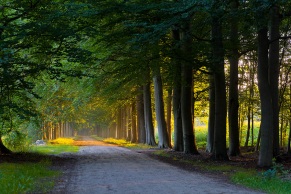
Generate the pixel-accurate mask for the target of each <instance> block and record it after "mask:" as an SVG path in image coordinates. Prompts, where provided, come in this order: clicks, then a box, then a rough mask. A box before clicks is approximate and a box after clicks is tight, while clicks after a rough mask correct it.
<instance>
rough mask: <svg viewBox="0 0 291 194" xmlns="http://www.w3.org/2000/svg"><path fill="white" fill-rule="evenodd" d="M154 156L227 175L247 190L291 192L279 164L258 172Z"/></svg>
mask: <svg viewBox="0 0 291 194" xmlns="http://www.w3.org/2000/svg"><path fill="white" fill-rule="evenodd" d="M154 154H155V155H158V156H160V157H166V158H171V159H172V160H176V161H179V162H182V163H185V164H188V165H189V164H190V165H191V166H193V167H195V168H197V169H201V170H203V171H207V172H210V173H211V172H213V173H216V174H217V173H220V174H223V175H227V176H228V177H229V178H230V180H231V181H232V182H233V183H235V184H239V185H242V186H245V187H248V188H252V189H256V190H260V191H263V192H266V193H271V194H273V193H274V194H287V193H290V191H291V181H290V179H289V180H287V179H286V180H285V179H284V178H283V177H284V176H283V175H284V174H285V175H286V174H289V173H290V172H289V171H286V170H284V169H283V167H282V166H281V165H280V164H276V163H273V167H272V168H271V169H269V170H267V171H258V170H256V169H249V168H243V167H239V166H233V165H228V164H222V163H220V164H218V163H215V162H214V161H212V162H205V161H200V160H188V159H181V158H177V157H176V156H173V155H171V154H170V153H168V152H167V151H164V150H157V151H155V152H154Z"/></svg>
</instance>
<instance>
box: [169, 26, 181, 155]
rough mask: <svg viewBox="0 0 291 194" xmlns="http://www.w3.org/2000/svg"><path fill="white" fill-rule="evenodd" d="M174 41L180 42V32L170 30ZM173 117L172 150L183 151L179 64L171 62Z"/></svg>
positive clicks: (176, 61) (175, 61)
mask: <svg viewBox="0 0 291 194" xmlns="http://www.w3.org/2000/svg"><path fill="white" fill-rule="evenodd" d="M172 36H173V39H174V41H177V42H178V41H180V32H179V30H177V29H175V30H172ZM173 77H174V78H173V116H174V150H175V151H184V143H183V129H182V116H181V64H180V62H179V60H175V59H174V61H173Z"/></svg>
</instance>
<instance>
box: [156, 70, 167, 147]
mask: <svg viewBox="0 0 291 194" xmlns="http://www.w3.org/2000/svg"><path fill="white" fill-rule="evenodd" d="M153 81H154V88H155V91H154V93H155V110H156V119H157V123H158V134H159V143H158V146H159V148H168V147H171V146H170V142H169V134H168V131H167V125H166V120H165V112H164V100H163V88H162V78H161V73H160V67H155V71H154V78H153Z"/></svg>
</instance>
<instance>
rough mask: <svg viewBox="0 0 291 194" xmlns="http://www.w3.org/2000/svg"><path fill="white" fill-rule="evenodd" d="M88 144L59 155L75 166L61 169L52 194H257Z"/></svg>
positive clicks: (118, 149) (129, 152) (129, 153)
mask: <svg viewBox="0 0 291 194" xmlns="http://www.w3.org/2000/svg"><path fill="white" fill-rule="evenodd" d="M80 143H82V142H80ZM83 144H84V142H83ZM89 144H90V145H92V144H94V146H82V147H81V148H80V151H79V152H78V153H76V154H63V155H62V157H64V158H71V159H72V161H74V162H73V163H74V164H73V165H72V164H71V165H69V166H67V167H64V168H63V171H64V176H63V177H62V178H61V180H60V181H59V183H58V185H57V186H56V188H55V189H54V191H52V193H70V194H71V193H82V194H85V193H90V194H95V193H98V194H111V193H116V194H118V193H120V194H133V193H136V194H137V193H141V194H143V193H146V194H148V193H159V194H180V193H181V194H182V193H195V194H196V193H236V194H238V193H259V192H255V191H251V190H248V189H245V188H242V187H239V186H235V185H231V184H229V183H226V182H224V181H223V180H216V179H213V178H210V177H208V176H205V175H202V174H199V173H193V172H188V171H184V170H181V169H179V168H176V167H174V166H171V165H169V164H165V163H162V162H160V161H157V160H154V159H152V158H150V157H148V156H146V155H145V154H142V153H139V152H136V151H132V150H128V149H125V148H121V147H117V146H112V145H108V144H104V143H102V142H98V141H92V140H91V141H90V143H89Z"/></svg>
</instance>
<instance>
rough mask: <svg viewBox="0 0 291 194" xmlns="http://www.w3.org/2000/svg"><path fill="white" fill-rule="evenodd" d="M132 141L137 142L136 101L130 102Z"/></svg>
mask: <svg viewBox="0 0 291 194" xmlns="http://www.w3.org/2000/svg"><path fill="white" fill-rule="evenodd" d="M130 141H131V142H132V143H136V142H137V130H136V103H135V102H132V103H131V140H130Z"/></svg>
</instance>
